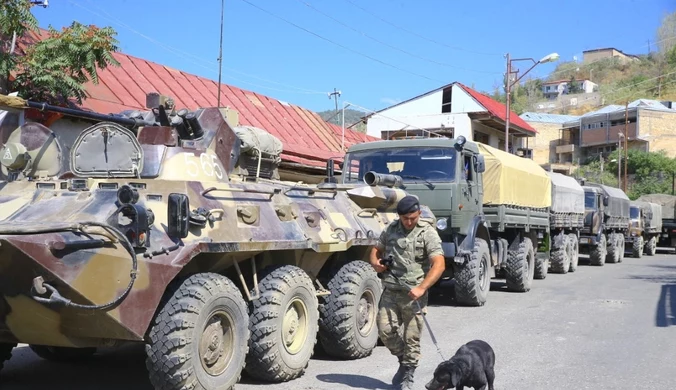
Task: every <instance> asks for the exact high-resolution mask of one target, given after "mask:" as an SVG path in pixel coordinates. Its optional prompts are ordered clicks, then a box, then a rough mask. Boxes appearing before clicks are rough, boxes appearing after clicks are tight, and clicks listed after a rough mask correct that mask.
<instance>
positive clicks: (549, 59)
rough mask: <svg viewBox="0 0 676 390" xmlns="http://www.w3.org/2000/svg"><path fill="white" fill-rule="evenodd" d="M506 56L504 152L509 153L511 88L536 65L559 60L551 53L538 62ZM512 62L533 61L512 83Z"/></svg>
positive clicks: (555, 54) (557, 56) (556, 55)
mask: <svg viewBox="0 0 676 390" xmlns="http://www.w3.org/2000/svg"><path fill="white" fill-rule="evenodd" d="M506 56H507V104H505V106H506V107H507V109H506V113H505V152H507V153H509V113H510V110H509V100H510V93H511V91H512V86H514V85H515V84H516V83H518V82H519V80H521V79H522V78H523V76H525V75H526V74H527V73H528V72H530V71H531V69H533V68H535V67H536V66H537V65H538V64H544V63H547V62H554V61H556V60H558V59H559V55H558V54H557V53H551V54H548V55H546V56H544V57H542V59H540V61H535V60H534V59H532V58H515V59H511V58H510V57H509V53H507V55H506ZM513 61H533V66H531V67H530V68H529V69H528V70H527V71H525V72H524V73H523V74H522V75H521V77H518V78H517V79H516V80H514V82H513V83H512V82H510V78H511V76H512V62H513ZM514 73H519V71H518V70H517V71H516V72H514Z"/></svg>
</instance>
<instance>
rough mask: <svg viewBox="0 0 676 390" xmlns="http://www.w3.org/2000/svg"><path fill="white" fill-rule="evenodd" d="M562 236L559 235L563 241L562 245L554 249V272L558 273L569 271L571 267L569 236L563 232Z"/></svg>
mask: <svg viewBox="0 0 676 390" xmlns="http://www.w3.org/2000/svg"><path fill="white" fill-rule="evenodd" d="M561 236H562V237H558V238H559V239H560V240H561V241H562V242H560V244H561V245H560V246H559V247H557V248H556V249H555V250H553V251H552V254H551V259H552V272H554V273H557V274H565V273H568V269H569V268H570V248H569V239H568V236H566V235H564V234H563V233H561Z"/></svg>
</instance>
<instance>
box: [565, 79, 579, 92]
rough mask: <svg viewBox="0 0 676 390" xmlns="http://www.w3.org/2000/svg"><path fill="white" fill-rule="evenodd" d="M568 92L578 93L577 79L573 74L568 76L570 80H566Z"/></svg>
mask: <svg viewBox="0 0 676 390" xmlns="http://www.w3.org/2000/svg"><path fill="white" fill-rule="evenodd" d="M568 93H569V94H574V93H580V88H579V87H578V86H577V80H576V79H575V76H570V80H569V81H568Z"/></svg>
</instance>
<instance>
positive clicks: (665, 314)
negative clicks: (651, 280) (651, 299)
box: [655, 284, 676, 328]
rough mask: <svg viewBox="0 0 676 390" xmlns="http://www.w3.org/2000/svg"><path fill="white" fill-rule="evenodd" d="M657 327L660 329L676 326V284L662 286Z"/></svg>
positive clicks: (656, 321) (656, 320)
mask: <svg viewBox="0 0 676 390" xmlns="http://www.w3.org/2000/svg"><path fill="white" fill-rule="evenodd" d="M655 326H657V327H660V328H666V327H668V326H676V284H665V285H663V286H662V291H661V293H660V300H659V301H658V302H657V314H656V316H655Z"/></svg>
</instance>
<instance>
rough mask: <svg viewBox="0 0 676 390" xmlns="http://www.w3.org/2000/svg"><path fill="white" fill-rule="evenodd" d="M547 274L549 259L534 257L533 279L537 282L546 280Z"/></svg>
mask: <svg viewBox="0 0 676 390" xmlns="http://www.w3.org/2000/svg"><path fill="white" fill-rule="evenodd" d="M548 273H549V259H546V258H539V257H538V256H536V257H535V274H534V278H535V279H538V280H543V279H547V274H548Z"/></svg>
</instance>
